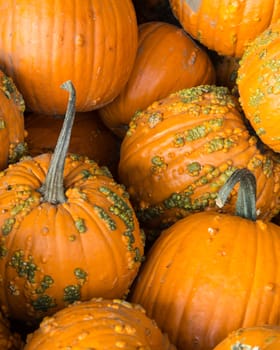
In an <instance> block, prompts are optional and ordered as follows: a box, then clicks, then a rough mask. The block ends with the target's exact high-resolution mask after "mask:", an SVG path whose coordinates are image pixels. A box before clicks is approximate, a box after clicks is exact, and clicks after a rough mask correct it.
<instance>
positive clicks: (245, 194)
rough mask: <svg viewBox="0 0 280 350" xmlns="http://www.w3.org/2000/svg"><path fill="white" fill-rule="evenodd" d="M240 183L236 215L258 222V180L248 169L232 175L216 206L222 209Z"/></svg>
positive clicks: (220, 192)
mask: <svg viewBox="0 0 280 350" xmlns="http://www.w3.org/2000/svg"><path fill="white" fill-rule="evenodd" d="M238 182H240V186H239V190H238V194H237V201H236V208H235V214H236V215H238V216H241V217H243V218H245V219H248V220H252V221H256V220H257V210H256V188H257V185H256V178H255V176H254V174H253V173H252V172H251V171H250V170H248V169H246V168H244V169H237V170H235V171H234V172H233V173H232V175H231V176H230V177H229V178H228V179H227V181H226V183H225V184H224V185H223V186H222V188H221V189H220V190H219V192H218V197H217V199H216V204H217V206H218V207H219V208H222V207H223V206H224V205H225V203H226V201H227V198H228V196H229V194H230V192H231V191H232V189H233V187H234V186H235V185H236V184H237V183H238Z"/></svg>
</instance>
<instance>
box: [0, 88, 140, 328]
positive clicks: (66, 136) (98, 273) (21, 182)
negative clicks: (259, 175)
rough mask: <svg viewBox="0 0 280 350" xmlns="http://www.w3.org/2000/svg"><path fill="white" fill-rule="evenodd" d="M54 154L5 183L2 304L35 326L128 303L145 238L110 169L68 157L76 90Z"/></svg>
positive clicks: (25, 165)
mask: <svg viewBox="0 0 280 350" xmlns="http://www.w3.org/2000/svg"><path fill="white" fill-rule="evenodd" d="M62 87H63V88H64V89H67V90H69V92H70V97H69V104H68V108H67V113H66V116H65V120H64V123H63V127H62V130H61V132H60V135H59V138H58V141H57V146H56V148H55V150H54V153H53V154H51V153H44V154H42V155H39V156H36V157H33V158H32V157H28V158H25V159H22V160H21V161H20V162H18V163H15V164H13V165H11V166H10V167H9V168H7V169H5V170H4V171H3V172H2V173H1V176H0V235H1V236H0V237H1V239H0V276H1V280H0V304H1V306H2V309H3V311H4V312H5V316H7V317H10V318H12V319H16V320H19V321H23V322H26V323H28V324H30V325H33V324H36V323H37V322H39V321H40V320H41V319H42V317H44V316H46V315H50V314H53V313H54V312H55V311H57V310H59V309H61V308H63V307H65V306H67V305H68V304H70V303H72V302H74V301H76V300H88V299H90V298H92V297H104V298H106V297H107V298H122V297H124V296H125V295H126V294H127V293H128V290H129V288H130V285H131V283H132V282H133V279H134V278H135V276H136V274H137V272H138V269H139V267H140V263H141V261H142V256H143V250H144V236H143V234H142V232H141V230H140V228H139V224H138V221H137V218H136V216H135V213H134V210H133V208H132V205H131V204H130V201H129V198H128V195H127V193H126V191H125V190H124V188H123V186H121V185H119V184H118V183H116V182H115V180H114V179H113V178H112V176H111V174H110V172H109V171H108V169H107V168H106V167H99V166H98V164H97V163H96V162H95V161H93V160H90V159H88V158H86V157H82V156H78V155H75V154H67V150H68V145H69V140H70V136H71V135H70V133H71V128H72V125H73V121H74V114H75V89H74V87H73V85H72V83H71V82H70V81H68V82H66V83H64V84H63V85H62Z"/></svg>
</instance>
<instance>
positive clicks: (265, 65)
mask: <svg viewBox="0 0 280 350" xmlns="http://www.w3.org/2000/svg"><path fill="white" fill-rule="evenodd" d="M279 43H280V21H279V22H277V23H275V24H273V25H271V26H270V27H269V28H268V29H267V30H265V31H264V32H263V33H262V34H260V35H259V36H258V37H257V38H256V39H255V40H254V41H253V42H252V43H251V45H250V46H249V47H248V48H247V50H246V51H245V53H244V55H243V56H242V59H241V60H240V68H239V70H238V77H237V85H238V90H239V95H240V103H241V105H242V108H243V110H244V113H245V115H246V117H247V118H248V120H249V121H250V124H251V125H252V127H253V128H254V129H255V131H256V133H257V135H258V136H259V137H260V139H261V140H262V141H263V142H264V143H265V144H266V145H268V146H269V147H270V148H272V149H273V150H274V151H276V152H280V124H279V112H280V102H279V96H280V80H279V74H280V64H279V60H280V52H279Z"/></svg>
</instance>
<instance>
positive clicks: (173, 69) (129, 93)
mask: <svg viewBox="0 0 280 350" xmlns="http://www.w3.org/2000/svg"><path fill="white" fill-rule="evenodd" d="M138 37H139V41H138V51H137V55H136V59H135V62H134V65H133V69H132V72H131V74H130V76H129V79H128V81H127V83H126V85H125V86H124V88H123V89H122V91H121V92H120V94H119V95H118V96H117V98H115V99H114V100H113V101H112V102H111V103H109V104H107V105H106V106H104V107H103V108H101V109H99V112H100V115H101V117H102V120H103V122H104V123H105V124H106V125H107V126H108V127H109V128H110V129H111V130H112V131H113V132H115V133H116V134H117V135H119V136H120V137H124V135H125V133H126V131H127V128H128V124H129V122H130V120H131V118H132V117H133V115H134V113H135V112H137V111H138V110H142V109H145V108H147V107H148V106H149V105H150V104H152V103H153V102H154V101H157V100H159V99H161V98H164V97H166V96H167V95H169V94H170V93H172V92H175V91H177V90H180V89H183V88H188V87H192V86H196V85H201V84H214V83H215V69H214V66H213V64H212V62H211V60H210V58H209V56H208V54H207V52H206V51H205V50H204V49H203V48H202V47H201V46H199V45H197V44H196V43H195V42H194V40H193V39H192V38H191V37H190V36H189V35H187V34H186V33H185V32H184V30H183V29H182V28H180V27H178V26H176V25H172V24H169V23H165V22H158V21H155V22H149V23H144V24H142V25H140V26H139V32H138Z"/></svg>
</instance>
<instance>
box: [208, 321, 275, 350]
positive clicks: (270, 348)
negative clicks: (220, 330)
mask: <svg viewBox="0 0 280 350" xmlns="http://www.w3.org/2000/svg"><path fill="white" fill-rule="evenodd" d="M279 348H280V327H279V326H268V325H265V326H258V327H257V326H255V327H248V328H240V329H237V330H235V331H233V332H231V333H230V334H229V335H228V336H227V337H226V338H225V339H224V340H223V341H222V342H221V343H219V344H218V345H217V346H216V347H215V348H214V349H213V350H242V349H244V350H279Z"/></svg>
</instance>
